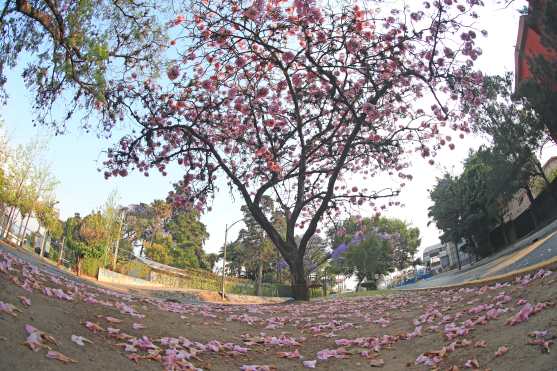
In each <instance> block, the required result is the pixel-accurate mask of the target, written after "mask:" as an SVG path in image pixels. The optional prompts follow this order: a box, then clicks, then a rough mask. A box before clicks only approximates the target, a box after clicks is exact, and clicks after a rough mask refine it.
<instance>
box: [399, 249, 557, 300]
mask: <svg viewBox="0 0 557 371" xmlns="http://www.w3.org/2000/svg"><path fill="white" fill-rule="evenodd" d="M553 265H557V256H554V257H553V258H551V259H547V260H544V261H543V262H540V263H537V264H534V265H530V266H528V267H524V268H521V269H517V270H515V271H512V272H509V273H505V274H500V275H497V276H493V277H486V278H482V279H479V280H472V281H466V282H462V283H457V284H453V285H446V286H434V287H421V288H415V289H393V290H397V291H425V290H440V289H456V288H459V287H467V286H478V285H485V284H490V283H495V282H498V281H509V280H511V279H513V278H515V277H516V276H521V275H524V274H526V273H531V272H533V271H536V270H539V269H542V268H549V267H552V266H553Z"/></svg>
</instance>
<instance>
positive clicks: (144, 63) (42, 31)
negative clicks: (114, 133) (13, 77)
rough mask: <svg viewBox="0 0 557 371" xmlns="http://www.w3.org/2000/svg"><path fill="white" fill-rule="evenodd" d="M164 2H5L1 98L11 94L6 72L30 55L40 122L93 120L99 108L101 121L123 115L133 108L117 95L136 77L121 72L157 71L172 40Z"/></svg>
mask: <svg viewBox="0 0 557 371" xmlns="http://www.w3.org/2000/svg"><path fill="white" fill-rule="evenodd" d="M166 5H168V4H167V3H166V2H160V1H156V0H138V1H125V0H80V1H47V0H38V1H36V0H33V1H28V0H17V1H15V0H7V1H4V2H3V4H2V5H0V89H1V90H0V101H3V100H5V98H6V94H5V93H6V92H5V90H4V89H5V82H6V81H7V78H6V75H5V73H6V72H7V71H8V70H9V69H10V68H14V67H15V66H16V64H17V63H18V62H21V61H22V59H23V58H22V55H23V54H24V55H25V57H26V58H25V62H26V65H25V68H24V70H23V71H24V72H23V78H24V80H25V83H26V85H27V86H29V87H30V88H31V89H32V91H33V92H34V93H35V104H34V109H36V110H37V113H38V117H37V119H38V121H39V122H42V123H46V124H52V123H53V121H54V120H58V121H61V122H62V123H65V122H67V121H69V120H71V119H75V117H74V116H76V115H77V114H81V118H82V119H83V120H87V119H88V118H90V116H91V112H92V111H94V110H99V111H100V113H101V114H100V115H99V116H98V117H99V118H100V120H99V122H100V124H101V125H106V124H108V122H109V121H111V120H116V119H118V117H121V118H122V119H123V118H124V115H125V113H126V112H128V109H127V108H126V102H124V101H123V100H122V99H121V96H120V95H121V94H120V93H119V92H121V90H122V86H123V85H127V84H129V83H130V81H129V80H127V79H126V78H125V77H124V75H123V74H122V71H135V72H134V76H143V77H150V76H153V75H157V73H158V67H159V66H160V65H161V63H160V61H159V56H160V54H161V51H163V50H164V49H165V47H166V46H167V45H168V41H167V40H166V38H165V36H164V33H165V32H164V31H165V27H166V26H165V25H166V21H167V20H168V18H167V17H166V14H168V13H167V12H168V11H170V7H169V6H166ZM131 83H133V82H131ZM68 97H70V99H68ZM60 105H63V106H64V107H65V108H66V109H67V110H66V112H65V114H64V115H60V114H57V108H59V106H60ZM51 120H52V121H51ZM87 124H88V122H87V121H84V123H83V125H84V127H86V128H88V125H87ZM58 129H59V130H63V125H62V126H59V127H58Z"/></svg>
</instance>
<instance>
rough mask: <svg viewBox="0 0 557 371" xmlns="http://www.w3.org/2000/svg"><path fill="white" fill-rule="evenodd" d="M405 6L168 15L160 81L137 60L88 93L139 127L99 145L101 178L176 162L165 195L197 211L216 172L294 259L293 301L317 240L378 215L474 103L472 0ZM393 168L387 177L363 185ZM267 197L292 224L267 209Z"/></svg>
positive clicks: (223, 7) (210, 4)
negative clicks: (415, 164) (334, 226)
mask: <svg viewBox="0 0 557 371" xmlns="http://www.w3.org/2000/svg"><path fill="white" fill-rule="evenodd" d="M411 3H412V4H413V5H418V7H417V8H415V9H411V8H409V7H404V8H401V9H391V8H388V7H386V6H385V5H384V4H382V3H381V2H377V4H375V3H373V2H368V3H367V5H369V8H365V9H364V8H360V7H358V6H353V5H349V4H347V3H342V2H339V3H337V4H335V5H334V6H332V7H324V6H322V5H318V3H317V1H313V0H304V1H302V0H289V1H285V0H255V1H253V0H249V1H243V0H190V1H187V2H186V6H185V8H184V9H183V12H181V14H183V15H179V16H177V17H175V19H174V20H173V21H171V22H170V23H169V25H168V26H170V27H169V31H168V32H169V37H170V39H171V41H170V42H169V44H168V45H167V47H168V49H166V48H165V56H166V57H167V58H168V59H167V60H166V62H165V64H164V65H163V70H164V71H165V72H166V73H165V74H163V76H162V77H160V75H157V74H152V73H151V74H149V73H148V71H152V69H149V68H147V66H143V65H142V64H141V63H138V64H137V65H135V66H134V67H133V68H128V69H123V70H121V69H120V70H118V71H113V72H114V75H110V74H109V73H107V74H106V76H108V77H110V76H118V78H115V79H108V78H107V80H106V83H104V84H103V85H102V87H103V89H109V92H110V94H104V96H109V98H110V99H99V100H97V103H96V104H95V107H96V108H97V110H98V111H99V113H100V114H101V117H102V127H103V128H105V129H106V130H108V131H113V128H114V127H115V126H116V124H117V122H118V120H119V119H120V120H125V121H127V122H128V123H129V125H132V126H135V127H134V128H132V129H131V130H130V131H129V135H126V136H124V137H123V138H122V139H121V140H120V141H119V142H118V145H117V146H115V147H114V148H112V149H110V150H109V151H108V158H107V160H106V162H105V166H106V172H105V176H106V177H110V176H125V175H126V174H127V173H128V171H129V170H136V171H140V172H143V173H145V174H146V175H148V174H149V172H150V171H153V170H158V171H160V172H162V173H163V174H166V173H167V171H168V165H169V164H170V163H176V164H178V165H179V167H180V168H181V169H182V171H183V172H184V177H183V179H182V180H181V181H180V182H178V183H177V184H176V185H175V190H174V191H173V192H171V193H170V196H169V198H170V199H171V200H172V201H173V202H174V203H175V204H177V205H178V206H183V207H188V208H191V207H194V208H197V209H204V208H207V207H208V201H209V198H210V197H211V195H212V194H213V192H214V191H215V189H216V184H217V182H216V180H217V179H218V178H220V177H222V178H225V179H226V180H227V182H228V185H229V186H230V187H233V188H235V189H236V190H237V192H238V193H239V194H240V195H241V197H242V198H243V201H244V202H245V204H246V206H247V208H248V209H249V211H250V212H251V214H252V215H253V217H254V219H255V220H256V221H257V222H258V223H259V224H260V225H261V227H262V228H263V229H264V230H265V232H266V233H267V234H268V236H269V238H270V239H271V241H272V242H273V244H274V245H275V247H276V248H277V249H278V251H279V252H280V254H281V255H282V257H283V258H284V260H285V261H286V263H287V264H288V265H289V267H290V270H291V273H292V287H293V294H294V296H295V298H297V299H307V298H308V289H307V272H305V269H304V256H305V254H306V250H307V246H308V242H309V241H310V239H311V237H312V236H313V235H314V234H316V233H319V232H320V230H321V229H322V228H323V227H324V224H327V223H328V222H329V221H334V220H339V216H340V215H341V214H342V213H343V212H345V211H346V210H347V208H353V207H358V206H364V205H367V206H368V207H371V208H372V209H373V210H375V211H376V212H379V211H380V208H381V207H384V206H385V204H383V202H384V201H383V200H381V199H385V200H387V201H385V202H389V203H392V201H389V200H390V197H393V196H396V195H397V194H398V192H399V190H400V187H402V186H404V185H405V183H406V182H407V181H409V180H410V179H411V176H410V175H409V174H408V171H407V170H406V169H407V167H408V160H409V159H410V158H411V157H412V156H414V155H415V154H418V155H419V156H422V157H430V159H429V161H430V162H431V163H433V159H432V158H433V157H434V156H435V155H436V154H437V153H438V152H439V150H440V149H441V148H442V147H443V146H444V145H447V146H449V147H450V148H451V149H452V148H454V144H453V143H452V142H450V140H451V135H463V134H464V133H466V132H468V131H469V127H468V123H467V115H469V114H470V112H466V111H465V110H462V109H459V108H460V107H474V106H475V105H477V103H478V100H479V99H480V98H479V97H477V96H474V94H473V93H472V91H473V89H472V88H473V87H474V86H477V85H478V84H479V83H480V82H481V79H482V77H481V74H479V73H477V72H474V70H473V64H474V60H476V59H477V57H478V56H479V55H480V54H481V51H480V50H479V49H478V48H477V47H476V45H475V40H476V38H477V37H479V34H480V33H481V32H480V31H479V30H476V29H475V28H474V18H476V14H475V13H474V10H475V8H476V7H477V6H479V5H481V4H480V1H479V0H459V1H456V0H443V1H424V2H418V1H416V2H411ZM110 35H111V34H110V33H107V36H108V37H110ZM107 58H108V59H110V58H111V56H110V53H108V54H107ZM106 66H107V68H108V69H110V68H111V66H113V65H112V64H110V63H108V62H107V63H106ZM116 66H118V65H116ZM108 72H111V71H108ZM122 77H123V78H122ZM84 94H85V95H87V94H89V93H88V92H87V91H86V90H85V91H84ZM90 95H91V99H94V98H95V97H96V96H99V94H98V93H95V92H94V93H91V94H90ZM101 96H103V95H102V94H101ZM108 121H111V122H108ZM454 132H456V133H454ZM389 175H394V176H397V177H398V180H399V181H398V182H395V184H393V185H392V187H388V188H383V187H378V186H377V185H376V184H375V185H374V183H373V182H372V181H373V180H374V179H378V178H385V177H388V176H389ZM265 196H269V197H271V198H272V199H273V200H274V202H276V203H277V204H278V205H279V206H280V208H281V209H282V212H283V213H284V215H285V218H286V233H280V232H279V231H278V230H277V229H275V227H274V226H273V223H272V221H271V220H270V219H269V216H268V215H266V214H265V213H264V211H263V209H264V205H263V203H262V201H263V200H264V197H265ZM299 234H301V235H302V238H301V239H299V241H298V240H296V239H295V235H299Z"/></svg>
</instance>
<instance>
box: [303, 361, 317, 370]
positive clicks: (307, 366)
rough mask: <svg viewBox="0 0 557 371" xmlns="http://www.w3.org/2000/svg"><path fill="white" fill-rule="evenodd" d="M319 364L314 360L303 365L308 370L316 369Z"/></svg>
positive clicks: (304, 362)
mask: <svg viewBox="0 0 557 371" xmlns="http://www.w3.org/2000/svg"><path fill="white" fill-rule="evenodd" d="M316 363H317V360H313V361H303V362H302V364H303V365H304V367H306V368H315V364H316Z"/></svg>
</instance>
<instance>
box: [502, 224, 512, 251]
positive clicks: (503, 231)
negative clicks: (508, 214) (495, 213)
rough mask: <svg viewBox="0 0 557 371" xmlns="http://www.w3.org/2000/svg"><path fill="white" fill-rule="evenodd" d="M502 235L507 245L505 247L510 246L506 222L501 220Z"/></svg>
mask: <svg viewBox="0 0 557 371" xmlns="http://www.w3.org/2000/svg"><path fill="white" fill-rule="evenodd" d="M501 233H502V234H503V242H504V243H505V247H507V246H509V242H510V241H509V236H508V235H507V226H506V225H505V221H504V220H501Z"/></svg>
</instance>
